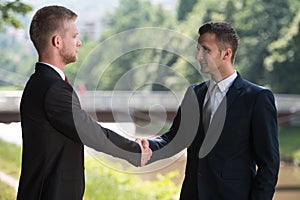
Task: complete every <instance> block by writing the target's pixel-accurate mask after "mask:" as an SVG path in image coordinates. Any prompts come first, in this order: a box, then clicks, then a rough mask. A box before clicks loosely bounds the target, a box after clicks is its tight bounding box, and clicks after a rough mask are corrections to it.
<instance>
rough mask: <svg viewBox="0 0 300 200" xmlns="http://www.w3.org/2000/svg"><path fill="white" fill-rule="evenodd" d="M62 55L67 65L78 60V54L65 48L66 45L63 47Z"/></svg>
mask: <svg viewBox="0 0 300 200" xmlns="http://www.w3.org/2000/svg"><path fill="white" fill-rule="evenodd" d="M60 55H61V57H62V59H63V62H64V63H65V64H66V65H67V64H69V63H72V62H75V61H76V60H77V55H76V54H75V53H73V52H71V51H70V50H68V49H67V48H65V46H64V47H63V48H62V50H61V52H60Z"/></svg>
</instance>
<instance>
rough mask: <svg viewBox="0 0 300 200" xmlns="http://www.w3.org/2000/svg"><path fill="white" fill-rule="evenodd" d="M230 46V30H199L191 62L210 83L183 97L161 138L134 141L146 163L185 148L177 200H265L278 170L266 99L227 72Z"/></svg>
mask: <svg viewBox="0 0 300 200" xmlns="http://www.w3.org/2000/svg"><path fill="white" fill-rule="evenodd" d="M238 45H239V37H238V35H237V33H236V31H235V30H234V29H233V27H232V26H231V25H230V24H228V23H225V22H218V23H213V22H211V23H206V24H204V25H203V26H201V27H200V28H199V38H198V46H197V49H198V53H197V56H196V59H197V60H198V61H199V63H200V66H201V72H202V73H206V74H209V75H210V77H211V79H210V80H209V81H207V82H204V83H201V84H195V85H192V86H191V87H190V88H189V89H188V91H187V93H186V95H185V97H184V99H183V102H182V104H181V106H180V108H179V110H178V112H177V115H176V117H175V119H174V121H173V124H172V126H171V128H170V130H169V131H167V132H166V133H165V134H163V135H162V136H160V137H157V138H154V139H149V140H142V143H143V145H144V146H145V147H147V146H150V148H151V149H152V151H153V155H152V157H151V159H150V162H154V161H156V160H159V159H162V158H165V157H169V156H171V155H173V154H175V153H178V152H179V151H180V150H182V149H183V148H185V147H187V163H186V170H185V178H184V181H183V185H182V189H181V194H180V199H181V200H191V199H192V200H197V199H198V200H248V199H249V200H250V199H251V200H271V199H272V197H273V194H274V191H275V186H276V183H277V177H278V171H279V163H280V159H279V148H278V134H277V111H276V107H275V103H274V97H273V94H272V92H271V91H270V90H269V89H266V88H263V87H260V86H258V85H255V84H253V83H250V82H248V81H246V80H244V79H243V78H242V77H241V76H240V74H239V73H237V72H236V71H235V69H234V60H235V56H236V52H237V49H238ZM193 99H194V100H193ZM193 107H194V109H193ZM195 110H198V112H196V111H195ZM195 119H197V120H198V121H197V122H196V121H195Z"/></svg>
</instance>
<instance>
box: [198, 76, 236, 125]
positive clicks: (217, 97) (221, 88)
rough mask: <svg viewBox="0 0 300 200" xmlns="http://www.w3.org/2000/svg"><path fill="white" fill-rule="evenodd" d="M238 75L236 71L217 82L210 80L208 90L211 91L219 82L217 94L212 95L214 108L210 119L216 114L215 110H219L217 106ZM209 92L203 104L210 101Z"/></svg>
mask: <svg viewBox="0 0 300 200" xmlns="http://www.w3.org/2000/svg"><path fill="white" fill-rule="evenodd" d="M236 77H237V72H236V71H235V72H234V73H233V74H232V75H230V76H229V77H227V78H226V79H224V80H222V81H220V82H218V83H216V82H215V81H213V80H210V82H209V86H208V91H211V89H212V87H213V86H214V85H215V84H217V88H216V92H215V94H214V95H213V96H212V97H211V98H212V110H211V117H210V120H211V119H212V116H214V114H215V112H216V111H217V108H218V107H219V105H220V103H221V101H222V100H223V98H224V97H225V95H226V93H227V92H228V90H229V88H230V86H231V85H232V83H233V81H234V80H235V79H236ZM208 98H209V94H208V92H207V93H206V96H205V99H204V103H203V106H204V105H205V104H206V102H207V101H208Z"/></svg>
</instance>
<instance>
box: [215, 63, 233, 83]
mask: <svg viewBox="0 0 300 200" xmlns="http://www.w3.org/2000/svg"><path fill="white" fill-rule="evenodd" d="M233 73H234V67H233V66H232V65H231V66H227V67H224V68H219V70H218V71H216V72H215V73H212V74H211V79H212V80H214V81H215V82H216V83H218V82H220V81H222V80H224V79H226V78H228V77H229V76H231V75H232V74H233Z"/></svg>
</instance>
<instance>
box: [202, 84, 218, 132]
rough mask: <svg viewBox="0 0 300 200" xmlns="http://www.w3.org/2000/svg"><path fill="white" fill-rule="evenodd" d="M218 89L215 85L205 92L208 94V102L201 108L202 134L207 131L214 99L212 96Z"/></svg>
mask: <svg viewBox="0 0 300 200" xmlns="http://www.w3.org/2000/svg"><path fill="white" fill-rule="evenodd" d="M217 88H218V85H217V84H215V85H214V86H213V87H212V88H211V90H210V91H209V90H207V92H208V100H207V102H206V104H205V106H204V108H203V114H202V116H203V117H202V123H203V129H204V132H205V133H206V132H207V129H208V127H209V125H210V118H211V113H212V104H213V99H214V95H215V93H216V90H217Z"/></svg>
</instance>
